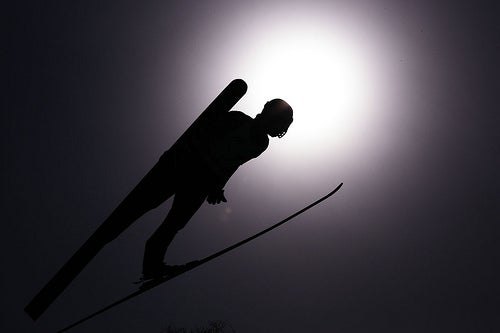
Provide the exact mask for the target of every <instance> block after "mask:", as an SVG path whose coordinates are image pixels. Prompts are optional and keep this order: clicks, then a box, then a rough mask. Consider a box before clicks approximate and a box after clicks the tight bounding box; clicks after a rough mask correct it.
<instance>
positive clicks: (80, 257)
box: [24, 79, 248, 320]
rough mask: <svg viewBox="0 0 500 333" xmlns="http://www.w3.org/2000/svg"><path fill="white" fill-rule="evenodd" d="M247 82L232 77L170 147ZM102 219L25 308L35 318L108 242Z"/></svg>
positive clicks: (182, 142) (206, 125) (206, 124)
mask: <svg viewBox="0 0 500 333" xmlns="http://www.w3.org/2000/svg"><path fill="white" fill-rule="evenodd" d="M247 88H248V87H247V84H246V83H245V81H243V80H242V79H235V80H233V81H231V82H230V83H229V84H228V85H227V86H226V88H224V90H222V92H221V93H220V94H219V95H218V96H217V97H216V98H215V99H214V100H213V101H212V103H210V104H209V105H208V107H207V108H206V109H205V110H204V111H203V112H202V113H201V114H200V115H199V116H198V118H197V119H196V120H195V121H194V122H193V123H192V124H191V126H189V127H188V129H187V130H186V131H185V132H184V134H182V135H181V136H180V137H179V139H178V140H177V141H176V142H175V143H174V145H173V146H172V147H171V148H170V149H181V150H182V149H185V147H186V146H188V145H189V144H190V143H192V141H195V140H197V139H198V137H199V136H200V135H202V134H201V133H203V132H204V131H209V130H210V128H211V126H210V124H211V122H213V121H215V120H214V119H216V118H217V117H218V116H219V115H220V114H221V113H225V112H229V111H230V110H231V108H232V107H233V106H234V105H235V104H236V103H237V102H238V101H239V100H240V99H241V98H242V97H243V95H245V93H246V91H247ZM102 229H105V223H103V224H102V225H101V226H100V227H99V228H98V229H97V230H96V231H95V232H94V233H93V234H92V235H91V236H90V237H89V239H88V240H87V241H86V242H85V243H84V244H83V245H82V246H80V248H79V249H78V250H77V251H76V252H75V253H74V254H73V256H72V257H70V258H69V260H68V261H67V262H66V263H65V264H64V265H63V266H62V267H61V268H60V269H59V271H58V272H57V273H56V274H55V275H54V276H53V277H52V279H51V280H49V282H47V284H46V285H45V286H44V287H43V288H42V289H41V290H40V291H39V292H38V294H37V295H36V296H35V297H34V298H33V299H32V300H31V301H30V302H29V304H28V305H26V307H25V308H24V311H25V312H26V313H27V314H28V315H29V316H30V317H31V319H33V320H37V319H38V318H39V317H40V316H41V315H42V314H43V313H44V312H45V310H47V308H48V307H49V306H50V305H51V304H52V303H53V302H54V301H55V300H56V299H57V298H58V297H59V295H60V294H61V293H62V292H63V291H64V290H65V289H66V288H67V287H68V285H69V284H70V283H71V282H72V281H73V280H74V279H75V278H76V276H77V275H78V274H80V272H81V271H82V270H83V269H84V268H85V266H87V264H88V263H89V262H90V261H91V260H92V259H93V258H94V257H95V256H96V255H97V254H98V253H99V252H100V251H101V249H102V248H103V247H104V246H105V245H106V243H103V242H102V241H101V239H100V237H102V236H101V234H102Z"/></svg>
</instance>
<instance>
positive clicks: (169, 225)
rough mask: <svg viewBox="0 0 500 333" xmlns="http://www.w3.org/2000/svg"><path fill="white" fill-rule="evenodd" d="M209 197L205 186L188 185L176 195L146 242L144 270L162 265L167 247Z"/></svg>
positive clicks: (150, 269)
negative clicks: (158, 225)
mask: <svg viewBox="0 0 500 333" xmlns="http://www.w3.org/2000/svg"><path fill="white" fill-rule="evenodd" d="M206 198H207V191H206V190H205V189H204V188H203V187H188V188H185V189H181V190H179V191H178V192H177V193H176V194H175V196H174V202H173V203H172V208H171V209H170V211H169V212H168V215H167V217H166V218H165V220H164V221H163V223H162V224H161V225H160V227H158V229H157V230H156V231H155V232H154V233H153V235H152V236H151V237H150V238H149V239H148V241H147V242H146V248H145V251H144V261H143V272H145V271H154V270H155V269H156V268H158V267H160V266H162V264H163V260H164V257H165V253H166V252H167V248H168V246H169V245H170V243H171V242H172V240H173V239H174V237H175V235H176V234H177V232H178V231H179V230H181V229H182V228H184V226H185V225H186V224H187V223H188V221H189V220H190V219H191V217H192V216H193V215H194V214H195V213H196V211H198V209H199V208H200V206H201V205H202V204H203V202H204V201H205V200H206Z"/></svg>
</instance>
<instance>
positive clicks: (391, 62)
mask: <svg viewBox="0 0 500 333" xmlns="http://www.w3.org/2000/svg"><path fill="white" fill-rule="evenodd" d="M489 3H490V4H488V2H484V3H483V4H480V3H478V2H472V1H470V2H465V1H462V3H460V2H459V1H439V2H438V1H415V2H413V3H412V2H408V1H390V0H386V1H382V0H376V1H299V0H297V1H279V0H271V1H259V0H255V1H229V0H219V1H178V2H172V1H170V2H169V1H157V2H151V1H149V2H147V1H141V2H139V1H137V2H136V3H131V2H129V1H127V2H109V4H104V3H101V2H95V3H91V2H89V1H81V2H77V1H71V2H67V3H64V4H57V5H56V4H52V2H51V3H50V4H49V3H48V2H37V3H36V4H28V3H24V4H19V5H16V7H15V8H11V9H9V10H5V13H3V14H2V16H5V17H6V21H7V22H8V23H9V33H8V39H7V44H5V43H4V47H3V52H2V54H3V55H6V59H7V61H6V70H4V71H3V72H4V73H6V74H5V75H2V77H3V80H2V81H4V82H5V83H6V87H7V89H6V90H4V93H6V96H3V98H2V113H1V117H2V118H1V125H0V126H1V135H2V140H1V147H2V164H1V168H2V172H1V177H2V178H1V184H2V185H1V190H2V192H1V195H2V199H1V201H0V202H1V203H0V204H1V211H2V214H3V216H2V225H3V226H4V229H3V232H2V241H1V246H2V251H1V254H2V264H3V267H4V268H3V269H4V270H3V274H2V277H1V279H2V286H3V288H2V289H3V294H2V297H0V299H1V300H0V304H1V320H0V331H2V332H18V331H19V332H53V331H55V330H57V329H60V328H62V327H64V326H66V325H67V324H70V323H71V322H73V321H75V320H77V319H79V318H80V317H81V316H83V315H86V314H88V313H90V312H92V311H94V310H97V309H98V308H99V307H102V306H104V305H106V304H107V303H110V302H112V301H114V300H115V299H117V298H120V297H122V296H124V295H126V294H127V293H129V292H130V291H132V290H133V288H134V286H133V285H132V284H131V282H132V281H134V280H136V279H137V278H138V277H139V276H140V269H141V261H142V255H143V249H144V243H145V241H146V240H147V238H148V237H149V236H150V234H151V233H152V232H153V231H154V230H155V229H156V227H157V226H158V225H159V224H160V223H161V221H162V219H163V218H164V216H165V214H166V212H167V211H168V208H169V206H170V203H171V202H170V201H169V202H167V203H166V204H165V205H164V206H162V207H161V208H159V209H157V210H155V211H152V212H150V213H148V214H147V215H146V216H144V217H143V218H142V219H141V220H139V221H138V222H137V223H136V224H134V225H133V226H132V227H131V228H130V229H129V230H127V231H126V232H125V233H124V234H123V235H122V236H121V237H120V238H118V239H117V240H116V241H115V242H113V243H112V244H110V245H109V246H107V247H106V248H105V249H104V250H103V251H102V252H101V253H100V254H99V255H98V256H97V257H96V258H95V260H94V261H92V262H91V264H90V265H89V266H87V268H86V269H85V270H84V272H83V273H82V274H81V275H80V276H79V277H78V278H77V279H76V280H75V281H74V282H73V283H72V284H71V285H70V286H69V287H68V289H67V290H66V292H65V293H64V294H63V295H62V296H61V297H60V298H59V299H58V300H57V301H56V302H55V303H54V304H53V305H52V307H50V308H49V310H48V311H47V312H46V313H45V314H44V315H43V316H42V317H41V318H40V319H39V320H38V321H37V322H36V323H33V322H32V321H31V319H29V317H28V316H27V315H25V314H24V312H23V308H24V306H25V305H26V304H27V303H28V302H29V301H30V300H31V298H32V297H33V296H34V295H35V294H36V293H37V292H38V291H39V290H40V288H41V287H42V286H43V285H44V284H45V283H46V282H47V281H48V280H49V278H51V277H52V275H53V274H54V273H55V272H56V271H57V270H58V269H59V268H60V267H61V265H62V264H63V263H64V262H65V261H66V260H67V259H68V258H69V256H70V255H71V254H72V253H73V252H74V251H75V250H76V249H77V248H78V247H79V246H80V245H81V244H82V243H83V242H84V241H85V240H86V239H87V238H88V236H89V235H90V234H91V233H92V232H93V231H94V230H95V229H96V228H97V226H99V225H100V223H101V222H102V221H103V220H104V219H105V218H106V217H107V215H108V214H109V213H110V212H111V211H112V210H113V209H114V208H115V207H116V205H117V204H118V203H119V202H120V201H121V199H123V197H124V196H125V195H126V194H127V193H128V192H129V191H130V190H131V189H132V187H133V186H134V185H135V184H136V183H137V182H138V181H139V180H140V179H141V177H142V176H143V175H144V174H145V173H146V172H147V171H148V170H149V169H150V168H151V167H152V166H153V165H154V163H155V162H156V161H157V159H158V157H159V156H160V155H161V154H162V153H163V152H164V151H165V150H166V149H168V148H169V146H170V145H171V144H172V143H173V142H174V141H175V140H176V139H177V137H178V136H179V135H180V134H182V132H183V131H184V130H185V129H186V128H187V127H188V126H189V124H190V123H191V122H192V121H193V120H194V119H195V118H196V117H197V115H198V114H199V113H200V112H201V111H202V110H203V109H204V108H205V107H206V106H207V105H208V104H209V103H210V101H211V100H212V99H213V98H214V97H215V96H216V95H217V94H218V93H219V92H220V90H222V89H223V88H224V87H225V86H226V84H227V83H229V82H230V81H231V80H232V79H234V78H242V79H244V80H245V81H246V82H247V84H248V86H249V89H248V92H247V94H246V95H245V97H244V98H243V99H242V100H241V101H240V102H239V103H238V104H237V105H236V107H235V109H238V110H241V111H244V112H245V113H247V114H249V115H251V116H255V115H256V114H257V113H258V112H260V110H261V108H262V106H263V104H264V103H265V102H266V101H267V100H269V99H271V98H276V97H280V98H283V99H285V100H287V101H288V102H289V103H290V104H291V105H292V107H293V108H294V112H295V113H294V118H295V122H294V123H293V124H292V126H291V127H290V130H289V132H288V133H287V135H286V136H285V137H284V138H283V139H280V140H278V139H271V140H270V141H271V142H270V147H269V149H268V150H267V151H266V152H265V153H264V154H263V155H262V156H261V157H260V158H258V159H257V160H253V161H250V162H249V163H248V164H246V165H244V166H243V167H241V168H240V169H239V170H238V171H237V173H236V174H235V175H234V176H233V178H232V179H231V180H230V181H229V183H228V185H227V187H226V196H227V198H228V203H227V204H223V205H220V206H216V207H213V206H209V205H204V206H203V207H202V208H201V209H200V211H199V212H198V213H197V215H195V217H194V218H193V219H192V221H191V222H190V223H189V225H188V226H187V227H186V228H185V229H183V231H182V232H181V233H180V234H179V236H178V237H177V238H176V239H175V241H174V243H173V244H172V246H171V249H170V250H169V253H168V255H167V259H168V260H169V262H172V263H183V262H185V261H189V260H193V259H197V258H201V257H205V256H206V255H209V254H211V253H212V252H214V251H217V250H219V249H222V248H224V247H226V246H228V245H230V244H232V243H234V242H237V241H239V240H241V239H243V238H245V237H247V236H250V235H252V234H253V233H256V232H258V231H260V230H262V229H264V228H266V227H268V226H270V225H271V224H273V223H274V222H276V221H278V220H280V219H282V218H284V217H286V216H288V215H289V214H291V213H293V212H295V211H296V210H298V209H300V208H302V207H303V206H305V205H307V204H309V203H310V202H312V201H314V200H316V199H317V198H318V197H320V196H322V195H323V194H326V193H327V192H329V191H330V190H331V189H333V187H335V186H336V185H337V184H338V183H340V182H344V187H343V188H342V190H341V191H340V192H339V193H338V194H336V195H335V196H334V197H333V198H331V199H329V200H328V201H327V202H325V203H323V204H321V205H320V206H318V207H317V208H314V210H311V211H309V212H307V213H306V214H304V215H302V216H300V217H299V218H297V219H295V220H293V221H291V222H290V223H289V224H286V225H285V226H283V227H281V228H280V229H277V230H275V231H273V232H272V233H270V234H268V235H266V236H263V237H262V238H260V239H258V240H255V241H253V242H252V243H250V244H248V245H246V246H245V247H243V248H241V249H238V250H236V251H235V252H232V253H230V254H227V255H225V256H224V257H221V258H219V259H217V260H216V261H214V262H210V263H209V264H207V265H204V266H202V267H200V268H198V269H196V270H194V271H192V272H189V273H188V274H185V275H183V276H182V277H179V278H178V279H174V280H172V281H171V282H169V283H168V284H165V285H163V286H161V287H159V288H157V289H155V290H154V291H151V292H150V293H147V294H145V295H142V296H141V297H139V298H136V299H134V300H132V301H130V302H128V303H126V304H123V305H121V306H120V307H117V308H116V309H113V310H111V311H109V312H108V313H106V314H103V315H101V316H99V317H97V318H95V319H93V320H92V321H89V322H88V323H85V324H83V325H81V326H80V327H78V328H75V329H74V330H73V332H159V331H160V330H161V329H162V328H164V327H166V326H168V325H169V324H174V325H177V326H185V327H197V326H200V325H203V324H205V323H206V322H207V321H209V320H217V319H221V320H225V321H227V322H228V323H230V324H231V326H232V327H234V328H235V329H236V331H237V332H445V331H448V332H494V331H497V330H498V329H499V328H500V319H499V317H498V304H499V301H500V297H499V295H500V288H499V284H498V282H497V281H498V279H499V277H498V274H495V270H498V260H499V255H498V254H499V253H500V252H499V249H498V246H497V245H496V242H497V239H498V238H499V236H500V233H499V228H498V226H497V225H496V224H497V223H498V221H499V220H500V219H499V218H500V208H499V207H500V190H499V186H500V177H499V175H498V171H497V170H500V126H499V124H500V116H499V112H498V111H499V107H498V98H497V96H498V91H500V82H499V77H500V76H499V73H498V72H499V70H498V61H497V59H498V58H500V54H499V40H500V26H499V23H498V17H500V10H499V9H498V6H497V5H495V4H494V2H492V1H491V2H489ZM4 93H3V94H4ZM3 94H2V95H3Z"/></svg>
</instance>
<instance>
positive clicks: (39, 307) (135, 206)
mask: <svg viewBox="0 0 500 333" xmlns="http://www.w3.org/2000/svg"><path fill="white" fill-rule="evenodd" d="M245 92H246V83H245V82H244V81H243V80H240V79H237V80H233V81H232V82H231V83H230V84H229V85H228V86H227V87H226V89H224V90H223V91H222V93H221V94H220V95H219V96H218V97H217V98H216V99H215V100H214V101H213V102H212V103H211V104H210V105H209V107H208V108H207V109H206V110H205V111H204V112H203V113H202V114H201V115H200V117H199V118H198V119H197V120H196V121H195V122H194V123H193V125H191V127H190V128H189V129H188V130H187V131H186V132H185V133H184V134H183V135H182V136H181V137H180V138H179V140H178V141H177V142H176V143H175V144H174V145H173V146H172V147H171V148H170V149H169V150H167V151H166V152H165V153H164V154H163V155H162V156H161V157H160V159H159V161H158V162H157V163H156V164H155V165H154V166H153V168H152V169H151V170H150V171H149V172H148V173H147V174H146V176H145V177H144V178H143V179H142V180H141V181H140V182H139V184H138V185H137V186H136V187H135V188H134V189H133V190H132V191H131V192H130V193H129V194H128V195H127V197H126V198H125V199H124V200H123V201H122V202H121V203H120V204H119V205H118V207H117V208H116V209H115V210H114V211H113V212H112V213H111V215H110V216H109V217H108V218H107V219H106V220H105V221H104V222H103V223H102V225H101V226H100V227H99V228H98V229H97V230H96V231H95V232H94V234H92V235H91V236H90V238H89V239H88V240H87V241H86V242H85V243H84V244H83V245H82V246H81V247H80V249H78V251H77V252H76V253H75V254H74V255H73V256H72V257H71V258H70V259H69V260H68V262H67V263H66V264H65V265H64V266H63V267H62V268H61V269H60V270H59V272H58V273H57V274H56V275H55V276H54V277H53V278H52V280H50V281H49V282H48V283H47V285H46V286H45V287H44V288H43V289H42V290H41V291H40V292H39V293H38V294H37V295H36V296H35V298H34V299H33V300H32V301H31V302H30V303H29V304H28V305H27V306H26V308H25V311H26V312H27V313H28V314H29V315H30V316H31V318H33V319H34V320H36V319H37V318H38V317H39V316H40V315H41V314H42V313H43V312H44V311H45V310H46V309H47V308H48V307H49V306H50V304H51V303H52V302H53V301H54V300H55V299H56V298H57V297H58V296H59V295H60V294H61V293H62V292H63V291H64V289H65V288H66V287H67V285H69V283H70V282H71V281H72V280H73V279H74V278H75V277H76V276H77V275H78V274H79V273H80V272H81V270H83V268H84V267H85V266H86V265H87V264H88V263H89V262H90V261H91V260H92V258H94V257H95V256H96V255H97V253H98V252H99V251H100V250H101V249H102V248H103V247H104V246H105V245H106V244H107V243H109V242H111V241H112V240H114V239H115V238H116V237H118V236H119V235H120V234H121V233H122V232H123V231H124V230H125V229H127V228H128V227H129V226H130V225H131V224H132V223H133V222H134V221H136V220H137V219H139V218H140V217H141V216H142V215H144V214H145V213H146V212H148V211H149V210H151V209H154V208H156V207H158V206H159V205H160V204H162V203H163V202H164V201H166V200H167V199H169V198H170V197H172V196H173V197H174V199H173V203H172V207H171V209H170V211H169V212H168V214H167V216H166V218H165V220H164V221H163V223H162V224H161V225H160V226H159V228H158V229H157V230H156V231H155V232H154V233H153V235H152V236H151V237H150V238H149V239H148V241H147V242H146V246H145V251H144V260H143V267H142V272H143V279H156V278H161V277H164V276H165V275H168V274H170V273H171V272H172V271H173V270H175V269H176V268H175V267H173V266H169V265H167V264H166V263H164V261H163V260H164V257H165V254H166V251H167V248H168V246H169V245H170V243H171V242H172V240H173V239H174V237H175V235H176V234H177V232H179V230H181V229H182V228H183V227H184V226H185V225H186V224H187V223H188V221H189V220H190V219H191V217H192V216H193V215H194V214H195V213H196V211H197V210H198V209H199V208H200V206H201V205H202V204H203V202H204V201H205V200H206V201H207V202H208V203H210V204H219V203H220V202H226V198H225V196H224V186H225V184H226V183H227V181H228V180H229V178H230V177H231V176H232V175H233V174H234V172H235V171H236V170H237V169H238V167H239V166H240V165H242V164H244V163H246V162H247V161H249V160H251V159H253V158H256V157H258V156H259V155H260V154H261V153H262V152H264V151H265V150H266V149H267V147H268V144H269V138H268V136H271V137H279V138H281V137H282V136H283V135H285V133H286V132H287V130H288V127H289V126H290V124H291V123H292V121H293V111H292V108H291V107H290V105H288V104H287V103H286V102H285V101H283V100H281V99H273V100H271V101H269V102H267V103H266V104H265V105H264V108H263V110H262V112H261V113H260V114H258V115H257V116H256V117H255V118H251V117H249V116H248V115H246V114H244V113H242V112H239V111H230V112H228V111H229V110H230V108H231V107H232V106H234V104H236V102H237V101H238V100H239V99H240V98H241V97H242V96H243V95H244V94H245ZM226 109H227V110H226Z"/></svg>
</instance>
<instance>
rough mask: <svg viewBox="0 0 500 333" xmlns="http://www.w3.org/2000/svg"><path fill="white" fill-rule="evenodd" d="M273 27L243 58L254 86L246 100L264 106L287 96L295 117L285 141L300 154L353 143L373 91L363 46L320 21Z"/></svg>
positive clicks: (251, 106)
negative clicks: (320, 24)
mask: <svg viewBox="0 0 500 333" xmlns="http://www.w3.org/2000/svg"><path fill="white" fill-rule="evenodd" d="M272 31H273V33H272V34H270V33H269V32H266V33H263V34H262V36H258V37H255V39H254V41H253V45H254V47H255V50H257V51H256V52H255V54H252V56H251V57H247V58H246V61H242V62H241V64H240V68H243V69H244V70H243V71H244V72H245V75H244V76H245V79H246V80H247V82H248V83H249V87H250V88H249V94H248V97H249V100H248V101H247V102H244V103H248V104H249V105H248V106H249V107H248V108H249V109H253V110H259V111H260V109H261V108H262V105H263V104H264V103H265V102H266V101H268V100H270V99H272V98H282V99H284V100H286V101H287V102H288V103H289V104H290V105H291V106H292V108H293V109H294V119H295V120H294V123H293V124H292V126H291V127H290V130H289V132H288V133H287V138H286V139H287V141H288V143H287V145H286V146H287V147H288V149H289V150H293V151H294V152H297V151H298V152H300V156H301V157H302V159H304V158H308V157H313V155H315V154H316V153H317V152H318V150H320V149H324V148H329V147H331V148H332V149H333V148H335V149H336V151H337V152H338V150H339V149H352V148H353V145H354V144H355V143H356V140H355V139H354V137H355V136H356V135H359V133H358V134H356V131H357V130H360V128H359V126H360V125H361V124H364V123H365V122H366V118H367V117H369V114H367V113H368V112H369V107H368V106H369V104H370V102H371V100H372V97H373V96H372V94H373V91H372V89H371V88H372V80H371V77H370V71H369V70H368V68H369V64H368V63H367V61H365V59H364V58H363V56H362V54H361V51H360V50H357V49H356V48H355V47H354V44H353V43H352V41H351V40H348V39H347V40H346V39H345V38H344V39H342V38H341V37H340V36H338V35H336V33H335V30H332V29H325V28H324V27H321V26H318V25H310V24H309V25H306V26H296V27H295V28H294V29H291V28H290V27H287V28H286V29H279V28H274V29H272ZM282 152H284V151H283V150H282Z"/></svg>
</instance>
